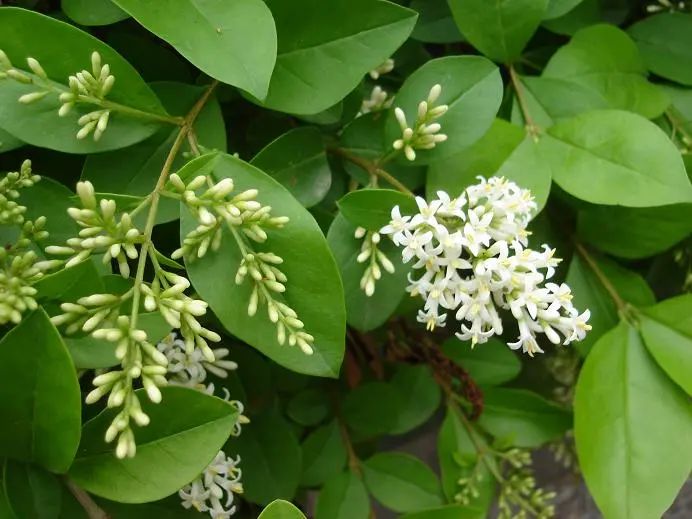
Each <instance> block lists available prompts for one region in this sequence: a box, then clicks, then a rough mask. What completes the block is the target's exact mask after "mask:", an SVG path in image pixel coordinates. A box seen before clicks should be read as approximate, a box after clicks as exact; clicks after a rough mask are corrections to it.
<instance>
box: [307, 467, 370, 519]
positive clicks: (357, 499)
mask: <svg viewBox="0 0 692 519" xmlns="http://www.w3.org/2000/svg"><path fill="white" fill-rule="evenodd" d="M368 517H370V500H369V499H368V493H367V491H366V490H365V485H363V482H362V481H361V480H360V479H359V478H358V476H356V475H355V474H354V473H353V472H350V471H349V472H342V473H341V474H337V475H336V476H334V477H332V478H331V479H330V480H329V481H327V483H326V484H325V485H324V487H322V490H321V491H320V495H319V497H318V499H317V508H316V511H315V519H367V518H368Z"/></svg>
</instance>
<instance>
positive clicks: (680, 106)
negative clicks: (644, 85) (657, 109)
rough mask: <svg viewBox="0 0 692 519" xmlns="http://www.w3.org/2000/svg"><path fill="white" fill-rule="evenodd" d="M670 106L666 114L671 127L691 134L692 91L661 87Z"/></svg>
mask: <svg viewBox="0 0 692 519" xmlns="http://www.w3.org/2000/svg"><path fill="white" fill-rule="evenodd" d="M661 88H663V89H664V91H665V93H666V95H667V96H668V97H669V98H670V100H671V102H672V105H671V107H670V108H669V109H668V111H667V112H666V116H667V117H668V118H669V120H670V122H671V124H672V125H673V126H676V125H677V126H678V127H679V129H681V130H682V131H683V132H686V133H687V134H692V89H689V88H678V87H673V86H663V87H661Z"/></svg>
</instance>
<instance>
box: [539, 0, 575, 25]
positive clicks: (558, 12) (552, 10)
mask: <svg viewBox="0 0 692 519" xmlns="http://www.w3.org/2000/svg"><path fill="white" fill-rule="evenodd" d="M581 2H583V0H548V8H547V9H546V11H545V14H544V15H543V19H544V20H552V19H553V18H559V17H560V16H563V15H565V14H567V13H569V12H570V11H571V10H572V9H574V8H575V7H576V6H577V5H579V4H580V3H581Z"/></svg>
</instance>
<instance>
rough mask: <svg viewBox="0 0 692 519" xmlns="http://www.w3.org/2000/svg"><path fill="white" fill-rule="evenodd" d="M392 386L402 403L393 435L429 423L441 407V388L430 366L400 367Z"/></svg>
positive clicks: (393, 378)
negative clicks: (404, 403)
mask: <svg viewBox="0 0 692 519" xmlns="http://www.w3.org/2000/svg"><path fill="white" fill-rule="evenodd" d="M390 384H391V385H392V386H393V387H394V388H395V389H396V391H397V393H398V394H399V397H400V398H401V399H402V401H404V402H406V403H407V404H406V405H403V406H401V407H400V409H399V416H398V418H397V421H396V425H395V426H394V428H393V429H392V430H391V433H392V434H404V433H407V432H409V431H412V430H413V429H415V428H416V427H418V426H419V425H422V424H424V423H425V422H427V421H428V420H429V419H430V417H431V416H432V415H433V414H434V413H435V411H437V408H438V407H439V405H440V397H441V395H440V387H439V386H438V385H437V382H436V381H435V378H434V377H433V374H432V371H431V370H430V368H429V367H428V366H409V365H406V364H403V365H400V366H399V367H398V369H397V371H396V373H395V374H394V376H393V377H392V379H391V381H390Z"/></svg>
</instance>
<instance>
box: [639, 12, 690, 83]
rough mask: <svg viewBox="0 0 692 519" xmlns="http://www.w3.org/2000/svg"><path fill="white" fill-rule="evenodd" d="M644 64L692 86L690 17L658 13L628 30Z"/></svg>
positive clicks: (665, 75)
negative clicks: (637, 46)
mask: <svg viewBox="0 0 692 519" xmlns="http://www.w3.org/2000/svg"><path fill="white" fill-rule="evenodd" d="M629 33H630V35H631V36H632V38H634V41H636V42H637V45H639V50H640V51H641V53H642V56H643V58H644V61H645V62H646V65H647V66H648V67H649V70H650V71H651V72H653V73H654V74H658V75H659V76H662V77H664V78H666V79H671V80H673V81H677V82H678V83H682V84H683V85H692V16H690V15H689V14H687V13H661V14H657V15H655V16H648V17H646V18H644V19H643V20H641V21H640V22H637V23H635V24H634V25H633V26H632V27H630V29H629Z"/></svg>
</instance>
